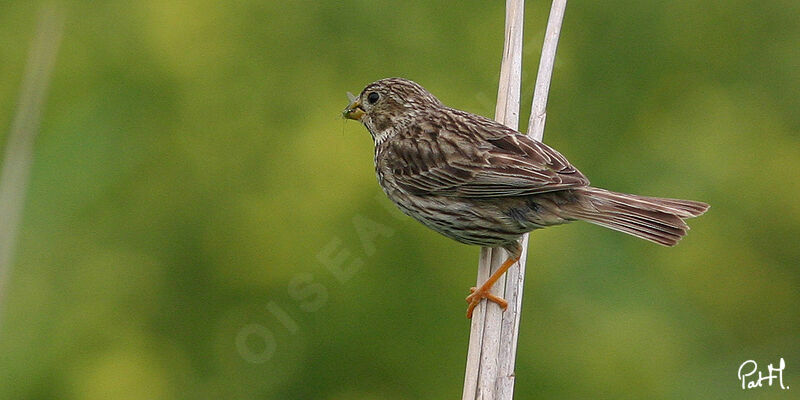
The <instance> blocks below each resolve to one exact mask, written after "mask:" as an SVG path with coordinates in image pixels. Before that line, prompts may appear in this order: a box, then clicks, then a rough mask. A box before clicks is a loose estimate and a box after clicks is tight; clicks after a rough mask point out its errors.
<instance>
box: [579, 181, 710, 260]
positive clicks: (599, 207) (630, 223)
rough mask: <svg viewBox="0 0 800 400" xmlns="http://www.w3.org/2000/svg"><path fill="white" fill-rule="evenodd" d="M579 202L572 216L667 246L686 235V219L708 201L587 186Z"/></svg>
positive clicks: (706, 206) (581, 193)
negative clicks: (636, 193)
mask: <svg viewBox="0 0 800 400" xmlns="http://www.w3.org/2000/svg"><path fill="white" fill-rule="evenodd" d="M577 192H578V193H579V194H580V195H582V196H581V200H583V201H580V202H577V203H574V207H572V208H568V209H567V210H565V211H567V213H568V216H569V217H571V218H576V219H581V220H584V221H586V222H591V223H593V224H596V225H600V226H604V227H606V228H610V229H614V230H617V231H620V232H624V233H627V234H630V235H633V236H636V237H639V238H642V239H645V240H649V241H651V242H655V243H658V244H661V245H664V246H674V245H676V244H677V243H678V241H679V240H680V239H681V238H682V237H683V236H685V235H686V232H687V231H688V230H689V226H688V225H686V223H685V222H684V221H683V220H684V219H686V218H692V217H696V216H699V215H701V214H703V213H704V212H706V210H708V207H709V206H708V204H705V203H701V202H699V201H692V200H680V199H667V198H659V197H646V196H637V195H633V194H625V193H616V192H611V191H608V190H604V189H598V188H593V187H587V188H584V189H580V190H579V191H577Z"/></svg>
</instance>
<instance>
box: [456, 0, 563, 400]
mask: <svg viewBox="0 0 800 400" xmlns="http://www.w3.org/2000/svg"><path fill="white" fill-rule="evenodd" d="M566 5H567V1H566V0H554V1H553V4H552V6H551V9H550V17H549V19H548V22H547V30H546V32H545V38H544V44H543V46H542V55H541V59H540V61H539V72H538V75H537V77H536V89H535V91H534V96H533V104H532V110H531V118H530V122H529V125H528V128H529V129H528V131H529V132H528V134H530V135H531V136H532V137H533V138H534V139H536V140H539V141H541V140H542V137H543V135H544V124H545V119H546V112H545V110H546V105H547V95H548V92H549V89H550V80H551V77H552V74H553V65H554V62H555V55H556V47H557V46H558V38H559V34H560V32H561V22H562V20H563V18H564V11H565V9H566ZM522 10H523V5H522V1H513V0H508V1H507V2H506V42H505V45H504V52H503V62H502V65H501V74H500V85H499V86H500V89H499V93H498V101H497V111H496V118H495V119H496V120H497V121H499V122H502V123H504V124H506V125H508V126H510V127H512V128H515V129H516V128H517V124H518V118H519V115H518V111H513V112H509V108H513V109H514V110H519V84H520V76H521V72H522V68H521V65H522V62H521V60H522V42H521V40H522V15H521V14H522ZM516 12H518V13H519V15H516V14H515V13H516ZM517 39H518V40H519V43H516V42H515V40H517ZM515 51H516V52H517V53H516V54H515V53H514V52H515ZM511 85H516V86H514V87H516V89H511V88H510V86H511ZM509 117H511V118H512V119H513V121H509V119H508V118H509ZM527 247H528V235H527V234H525V235H523V237H522V255H521V257H520V260H519V262H518V263H517V268H514V267H512V268H510V269H509V270H508V272H507V273H506V276H505V278H504V279H501V280H499V281H498V282H497V283H496V284H495V288H494V292H495V293H496V294H498V295H499V296H503V297H505V299H506V300H507V301H508V309H507V310H506V312H505V313H503V312H502V310H501V309H500V307H499V306H497V305H496V304H494V303H490V302H488V301H483V302H481V304H480V305H479V306H478V307H477V308H476V309H475V313H474V314H473V319H472V325H471V328H470V342H469V353H468V355H467V373H466V377H465V382H464V393H463V397H462V399H464V400H474V399H483V400H494V399H497V400H511V399H512V398H513V396H514V378H515V374H514V364H515V361H516V352H517V342H518V334H519V321H520V313H521V311H522V290H523V287H524V280H525V260H526V259H527ZM505 258H506V254H505V252H504V251H503V250H502V249H490V248H482V249H481V257H480V261H479V267H478V286H480V285H481V284H482V283H483V282H484V281H486V279H488V277H489V276H490V274H491V272H494V271H495V270H497V268H498V267H499V266H500V264H501V263H502V262H503V261H504V260H505ZM487 304H489V305H488V309H487Z"/></svg>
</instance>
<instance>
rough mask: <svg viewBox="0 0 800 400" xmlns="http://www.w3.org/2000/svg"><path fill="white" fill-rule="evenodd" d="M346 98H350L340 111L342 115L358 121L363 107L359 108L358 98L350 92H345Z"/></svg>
mask: <svg viewBox="0 0 800 400" xmlns="http://www.w3.org/2000/svg"><path fill="white" fill-rule="evenodd" d="M347 99H348V100H350V104H348V105H347V108H345V109H344V111H342V117H344V118H347V119H354V120H356V121H360V120H361V117H362V116H364V109H363V108H361V102H360V101H359V100H358V97H356V96H355V95H353V94H352V93H350V92H347Z"/></svg>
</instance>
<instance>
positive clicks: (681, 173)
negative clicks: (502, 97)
mask: <svg viewBox="0 0 800 400" xmlns="http://www.w3.org/2000/svg"><path fill="white" fill-rule="evenodd" d="M60 4H61V5H62V7H61V8H62V10H63V11H64V12H65V15H66V24H65V30H64V37H63V41H62V44H61V48H60V51H59V54H58V59H57V62H56V66H55V69H54V71H53V74H52V82H51V85H50V90H49V92H48V97H47V103H46V108H45V112H44V115H43V120H42V125H41V130H40V136H39V137H38V138H37V142H36V148H35V162H34V165H33V169H32V174H31V180H30V187H29V190H28V197H27V202H26V207H25V212H24V216H23V222H22V226H21V231H20V234H19V238H18V245H17V249H16V257H15V265H14V269H13V271H12V273H11V275H10V278H9V281H8V282H6V285H5V290H6V293H5V299H4V304H3V306H2V310H3V311H2V315H1V316H0V318H2V325H0V326H1V328H0V399H234V398H235V399H330V400H333V399H391V400H395V399H445V398H448V399H452V398H459V396H460V394H461V387H462V384H463V375H464V363H465V359H466V348H467V339H468V331H469V323H468V321H467V320H466V319H465V318H464V310H465V307H466V304H465V303H464V300H463V299H464V296H466V294H467V289H468V288H469V287H470V286H472V285H473V284H474V283H475V273H476V269H477V259H478V248H476V247H469V246H465V245H461V244H458V243H455V242H452V241H450V240H449V239H446V238H444V237H441V236H439V235H438V234H436V233H434V232H432V231H429V230H427V229H426V228H425V227H423V226H422V225H420V224H418V223H417V222H415V221H413V220H411V219H410V218H407V217H403V216H398V215H397V212H395V211H393V209H392V207H393V206H392V205H391V204H390V203H389V201H388V200H386V199H385V198H384V196H383V194H382V192H381V191H380V189H379V187H378V185H377V183H376V181H375V176H374V172H373V165H372V143H371V140H370V138H369V135H368V134H367V132H366V130H365V129H364V128H363V127H361V126H360V125H359V124H357V123H353V122H347V123H345V122H344V121H343V120H342V119H341V118H340V114H339V112H340V111H341V109H342V108H344V106H345V105H346V103H347V99H346V97H345V92H346V91H352V92H355V93H358V92H359V91H360V90H361V89H362V88H363V87H364V86H365V85H366V84H367V83H370V82H372V81H374V80H377V79H379V78H383V77H389V76H403V77H407V78H410V79H413V80H415V81H418V82H419V83H421V84H422V85H424V86H425V87H427V88H428V89H429V90H430V91H431V92H433V93H435V94H436V95H437V96H438V97H439V98H440V99H441V100H442V101H444V102H445V103H446V104H448V105H451V106H453V107H456V108H461V109H465V110H469V111H472V112H475V113H479V114H482V115H487V116H492V115H493V113H494V101H495V96H496V90H497V80H498V77H499V67H500V59H501V53H502V44H503V26H504V20H503V19H504V4H503V2H499V1H495V2H485V1H463V2H458V3H456V2H431V1H409V2H402V3H401V2H380V1H357V2H340V1H317V2H310V1H302V2H292V1H286V2H278V1H236V2H218V1H208V0H206V1H152V0H143V1H137V2H129V1H104V2H96V1H66V2H63V3H60ZM39 9H40V4H39V2H36V1H32V2H31V1H10V2H9V1H5V2H2V10H3V11H2V13H0V60H2V62H0V127H2V135H4V137H3V139H5V137H6V136H5V135H7V132H8V127H10V125H11V120H12V118H13V115H14V112H15V109H16V106H17V101H18V98H19V89H20V82H21V79H22V74H23V70H24V67H25V62H26V54H27V51H28V49H29V46H30V44H31V41H32V39H33V36H34V32H35V26H36V20H37V15H38V11H39ZM548 9H549V3H548V2H542V1H531V2H528V4H527V9H526V32H525V47H524V48H525V59H524V66H523V69H524V79H523V94H524V95H523V97H524V98H525V102H524V104H523V107H522V120H523V123H522V128H523V129H525V128H526V126H525V125H526V123H525V121H527V116H528V113H529V109H530V98H531V94H532V91H533V85H534V80H535V76H536V69H537V65H538V57H539V50H540V48H541V42H542V37H543V32H544V27H545V23H546V19H547V12H548ZM798 48H800V3H799V2H797V1H796V0H784V1H778V0H761V1H744V0H733V1H727V2H724V3H718V2H696V1H660V2H653V1H650V2H640V1H603V2H570V4H569V6H568V8H567V13H566V20H565V24H564V27H563V31H562V40H561V43H560V46H559V50H558V57H557V66H556V70H555V74H554V77H553V83H552V89H551V96H550V103H549V109H548V110H549V113H548V120H547V122H548V124H547V129H546V132H545V141H546V142H547V143H549V144H550V145H552V146H553V147H555V148H557V149H559V150H560V151H561V152H562V153H564V154H565V155H566V156H567V157H568V158H569V159H570V160H571V161H572V162H573V163H574V164H575V165H576V166H578V167H579V168H580V169H581V170H582V171H583V172H584V173H585V174H586V175H587V176H589V177H590V178H591V179H592V182H593V184H595V185H597V186H601V187H606V188H610V189H614V190H618V191H627V192H635V193H639V194H647V195H660V196H671V197H680V198H689V199H696V200H703V201H706V202H708V203H710V204H712V208H711V210H710V212H709V213H708V214H706V215H705V216H703V217H702V218H699V219H696V220H693V221H690V223H691V225H692V228H693V230H692V232H691V233H690V235H689V236H688V237H687V238H686V239H685V240H684V241H683V242H682V243H681V245H680V246H678V247H676V248H671V249H670V248H662V247H659V246H655V245H652V244H650V243H647V242H644V241H641V240H636V239H633V238H630V237H628V236H626V235H623V234H620V233H615V232H611V231H607V230H605V229H602V228H599V227H595V226H591V225H589V224H585V223H575V224H571V225H568V226H565V227H558V228H552V229H548V230H545V231H540V232H535V233H534V234H533V235H532V239H531V247H530V251H531V253H530V256H529V259H528V279H527V287H526V291H525V299H524V308H523V318H522V326H521V334H520V337H521V339H520V343H519V353H518V359H517V380H516V393H517V398H519V399H532V398H540V399H562V398H615V399H623V398H630V399H643V398H647V399H678V398H681V399H690V398H692V399H712V398H713V399H722V398H725V399H734V398H742V399H772V398H776V399H778V398H779V399H785V398H789V397H791V396H792V393H793V392H795V391H798V390H800V340H798V339H800V291H799V290H798V286H800V273H798V262H799V261H800V243H799V241H798V238H800V202H798V198H799V197H800V183H799V181H798V172H799V171H800V135H798V132H800V112H798V110H800V51H798ZM3 143H5V140H3ZM780 357H783V358H784V359H785V360H786V363H787V368H786V371H785V373H784V380H785V382H786V384H788V385H790V386H791V389H790V390H788V391H782V390H781V389H780V388H777V387H775V386H773V387H764V388H758V389H753V390H750V391H743V390H742V389H741V387H740V383H739V381H738V380H737V377H736V372H737V369H738V367H739V365H740V364H741V363H742V362H744V361H745V360H748V359H753V360H755V361H757V362H758V363H759V366H760V367H761V368H762V369H764V370H765V369H766V364H768V363H777V362H778V360H779V358H780ZM765 373H766V370H765Z"/></svg>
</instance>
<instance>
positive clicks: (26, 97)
mask: <svg viewBox="0 0 800 400" xmlns="http://www.w3.org/2000/svg"><path fill="white" fill-rule="evenodd" d="M63 26H64V18H63V15H62V13H61V10H60V8H58V7H57V6H56V5H55V4H47V5H45V6H44V7H43V8H42V11H41V13H40V15H39V21H38V24H37V28H36V36H35V38H34V40H33V44H32V45H31V49H30V51H29V53H28V62H27V64H26V66H25V72H24V76H23V80H22V85H21V86H20V97H19V103H18V105H17V112H16V114H15V115H14V120H13V122H12V124H11V131H10V132H9V134H8V143H7V144H6V151H5V157H4V158H3V170H2V173H0V310H1V309H2V304H3V299H4V297H5V288H6V285H7V282H6V281H7V280H8V277H9V276H10V274H11V265H12V262H13V256H14V247H15V243H16V236H17V231H18V230H19V223H20V220H21V219H22V211H23V206H24V204H25V193H26V191H27V187H28V175H29V174H30V167H31V162H32V161H33V143H34V140H35V138H36V133H37V131H38V129H39V120H40V118H41V114H42V105H43V104H44V98H45V93H46V92H47V86H48V83H49V81H50V72H51V70H52V69H53V65H54V64H55V58H56V53H57V51H58V46H59V43H60V42H61V34H62V31H63ZM1 319H2V318H0V320H1Z"/></svg>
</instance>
